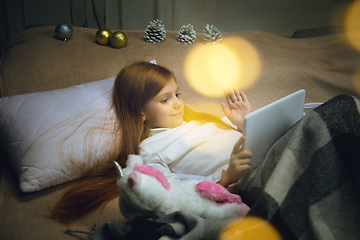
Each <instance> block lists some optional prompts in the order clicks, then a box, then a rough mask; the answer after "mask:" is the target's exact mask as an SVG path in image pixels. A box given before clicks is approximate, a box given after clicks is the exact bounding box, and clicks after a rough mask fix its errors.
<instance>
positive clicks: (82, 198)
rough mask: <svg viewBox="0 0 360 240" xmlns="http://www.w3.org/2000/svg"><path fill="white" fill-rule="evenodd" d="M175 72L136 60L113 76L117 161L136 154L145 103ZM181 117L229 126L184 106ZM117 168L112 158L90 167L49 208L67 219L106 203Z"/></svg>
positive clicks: (144, 133)
mask: <svg viewBox="0 0 360 240" xmlns="http://www.w3.org/2000/svg"><path fill="white" fill-rule="evenodd" d="M171 79H175V76H174V74H173V73H172V72H171V71H170V70H168V69H166V68H164V67H161V66H159V65H155V64H152V63H149V62H136V63H133V64H131V65H129V66H126V67H124V68H123V69H122V70H121V71H120V73H119V74H118V76H117V77H116V79H115V82H114V87H113V92H112V105H113V109H114V111H115V114H116V118H117V120H118V121H116V124H115V128H114V131H115V132H118V133H120V135H121V137H120V138H119V139H121V140H120V141H121V143H119V144H115V145H118V146H121V147H120V150H119V151H118V152H119V153H118V156H117V158H116V161H117V162H118V163H119V164H120V165H121V166H122V167H126V160H127V157H128V155H130V154H139V147H140V143H141V141H142V140H144V139H145V138H147V137H148V136H149V132H150V129H149V126H147V124H146V122H145V123H144V121H143V119H142V109H143V107H144V106H145V104H146V103H147V102H148V101H149V100H150V99H151V98H153V97H155V96H156V94H157V93H158V92H160V90H161V89H162V88H163V87H164V86H165V85H166V84H167V83H168V82H169V81H170V80H171ZM184 120H185V121H190V120H200V121H205V122H215V123H217V124H218V125H219V126H221V127H225V128H228V126H227V125H226V124H225V123H223V122H222V121H221V120H220V119H218V118H217V117H214V116H212V115H210V114H203V113H197V112H194V111H192V110H190V109H189V108H187V107H185V112H184ZM116 180H117V175H116V170H115V168H114V166H113V158H111V159H109V161H108V162H107V163H104V164H101V165H100V166H96V167H94V168H92V169H91V170H90V171H89V172H88V173H87V174H86V177H85V178H83V179H82V180H80V182H78V183H77V184H75V185H73V186H71V187H70V188H69V189H68V190H67V191H66V192H65V194H64V195H63V197H62V198H61V199H60V201H59V202H58V203H57V204H56V205H55V207H54V208H53V209H52V211H51V213H52V216H53V217H55V218H58V219H60V220H62V221H65V222H70V221H73V220H76V219H79V218H81V217H84V216H86V215H87V214H89V213H91V212H93V211H94V210H96V209H98V208H100V207H102V206H105V204H107V203H108V202H110V201H111V200H112V199H114V198H116V197H118V196H119V192H118V189H117V186H116Z"/></svg>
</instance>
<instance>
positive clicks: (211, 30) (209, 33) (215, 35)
mask: <svg viewBox="0 0 360 240" xmlns="http://www.w3.org/2000/svg"><path fill="white" fill-rule="evenodd" d="M221 39H222V34H221V32H220V31H219V30H218V29H217V27H214V25H211V26H209V24H206V26H205V29H204V40H205V41H207V44H213V43H217V42H220V41H221Z"/></svg>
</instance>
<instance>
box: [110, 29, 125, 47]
mask: <svg viewBox="0 0 360 240" xmlns="http://www.w3.org/2000/svg"><path fill="white" fill-rule="evenodd" d="M110 44H111V46H113V47H114V48H122V47H125V46H126V44H127V36H126V34H125V33H123V32H121V31H115V32H113V33H112V34H111V36H110Z"/></svg>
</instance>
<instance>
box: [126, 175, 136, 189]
mask: <svg viewBox="0 0 360 240" xmlns="http://www.w3.org/2000/svg"><path fill="white" fill-rule="evenodd" d="M137 180H138V176H137V174H136V173H135V172H132V173H130V175H129V178H128V183H129V185H130V187H131V188H132V187H134V186H135V185H136V183H137Z"/></svg>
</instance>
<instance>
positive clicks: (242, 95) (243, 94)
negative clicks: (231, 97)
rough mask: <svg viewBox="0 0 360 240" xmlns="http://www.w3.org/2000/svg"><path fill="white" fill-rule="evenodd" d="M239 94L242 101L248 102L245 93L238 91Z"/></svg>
mask: <svg viewBox="0 0 360 240" xmlns="http://www.w3.org/2000/svg"><path fill="white" fill-rule="evenodd" d="M240 96H241V98H242V100H243V102H248V101H249V100H248V99H247V97H246V95H245V93H243V92H240Z"/></svg>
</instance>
